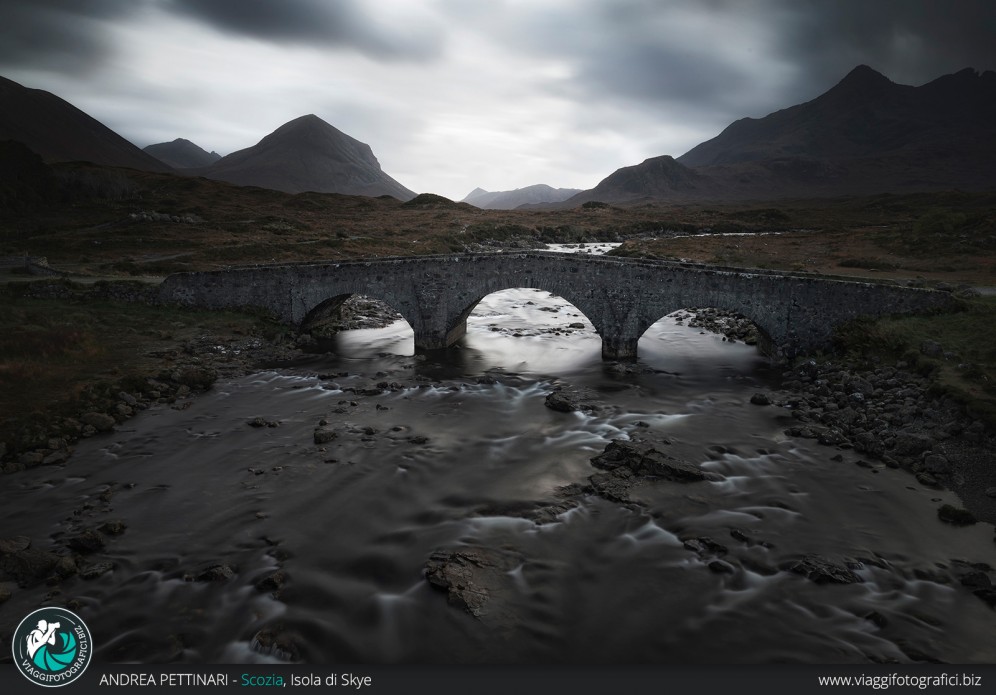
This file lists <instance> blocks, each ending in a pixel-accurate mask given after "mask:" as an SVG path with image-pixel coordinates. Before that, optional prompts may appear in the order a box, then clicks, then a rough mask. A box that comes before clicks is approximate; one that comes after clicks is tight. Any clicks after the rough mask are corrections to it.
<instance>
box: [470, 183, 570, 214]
mask: <svg viewBox="0 0 996 695" xmlns="http://www.w3.org/2000/svg"><path fill="white" fill-rule="evenodd" d="M580 192H581V191H580V190H579V189H577V188H554V187H553V186H549V185H547V184H545V183H537V184H533V185H532V186H525V187H523V188H516V189H515V190H512V191H486V190H484V189H483V188H475V189H474V190H472V191H471V192H470V193H468V194H467V196H466V197H465V198H464V199H463V200H462V201H460V202H462V203H470V204H471V205H473V206H475V207H479V208H485V209H489V210H514V209H515V208H517V207H519V206H520V205H543V204H546V203H559V202H561V201H563V200H567V199H568V198H570V197H571V196H573V195H575V194H577V193H580Z"/></svg>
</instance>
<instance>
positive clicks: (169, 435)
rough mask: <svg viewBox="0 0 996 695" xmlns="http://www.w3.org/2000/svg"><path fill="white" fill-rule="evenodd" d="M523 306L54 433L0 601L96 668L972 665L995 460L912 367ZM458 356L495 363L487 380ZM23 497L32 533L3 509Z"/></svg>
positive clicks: (21, 460)
mask: <svg viewBox="0 0 996 695" xmlns="http://www.w3.org/2000/svg"><path fill="white" fill-rule="evenodd" d="M542 299H543V300H544V301H540V300H541V297H540V296H539V293H537V294H526V293H524V292H523V293H522V294H521V296H518V295H517V296H515V297H514V298H513V299H512V300H511V301H510V302H509V304H508V306H496V307H494V308H492V309H490V310H485V311H484V312H483V313H481V314H480V315H479V317H478V318H477V319H476V322H477V323H476V324H475V325H476V326H477V328H478V329H480V330H478V332H476V333H475V334H474V336H476V337H475V338H474V339H473V340H475V341H477V342H471V344H470V346H468V347H467V348H464V349H462V350H458V351H456V353H454V354H453V355H451V356H450V357H449V358H447V359H446V360H442V361H439V360H436V359H431V358H430V359H426V358H423V357H403V356H402V357H397V356H391V355H389V354H388V353H386V352H384V351H383V348H381V347H378V346H377V345H376V344H375V343H373V342H369V343H364V345H365V346H366V347H364V348H363V350H362V351H359V352H357V351H356V350H357V349H356V348H355V347H351V346H350V345H349V344H347V343H345V342H343V341H342V340H338V341H333V344H332V347H333V349H334V350H335V352H336V354H335V355H325V356H321V355H317V354H315V353H314V352H309V350H314V349H315V348H316V346H317V345H318V343H316V342H315V341H312V340H311V339H307V338H285V339H281V340H279V341H275V342H265V341H260V340H256V339H247V338H238V339H234V338H233V339H230V340H229V339H221V338H219V337H217V336H215V337H208V336H205V337H204V338H203V339H202V340H197V341H192V342H189V343H187V344H184V345H182V346H177V348H176V350H171V351H168V352H167V353H164V354H163V355H162V359H163V361H164V368H163V369H162V370H161V371H160V372H159V373H158V374H156V375H155V376H151V377H150V378H149V379H147V380H146V381H145V385H146V386H145V387H143V388H135V389H134V390H132V391H131V392H121V393H120V394H118V396H119V397H118V399H117V400H116V401H115V402H114V404H113V405H112V406H111V407H110V408H109V409H103V410H99V411H98V410H93V411H90V412H87V413H81V414H80V416H79V417H78V418H67V419H65V420H61V421H59V422H57V423H54V424H53V428H54V429H53V430H52V431H51V432H48V433H46V434H55V433H64V432H66V431H67V430H68V432H69V436H66V435H65V434H62V435H61V436H62V437H63V441H62V442H59V441H55V442H46V444H47V445H46V446H44V447H42V448H41V449H39V450H35V451H29V452H22V453H19V454H18V455H17V456H16V457H13V456H8V457H7V459H6V461H5V470H7V472H10V473H15V475H11V476H8V477H7V478H6V480H7V481H10V484H11V485H10V487H9V488H8V493H7V495H6V496H5V506H6V508H7V514H6V517H7V518H6V519H5V528H8V529H10V530H9V532H8V535H7V537H6V538H5V539H3V540H2V542H0V601H7V602H9V604H10V606H12V608H11V611H9V612H10V613H11V614H14V613H19V612H20V610H21V609H22V608H23V607H25V606H28V605H32V604H34V603H36V602H37V601H38V600H42V599H43V600H47V601H58V602H62V603H65V604H66V605H69V606H71V607H73V608H75V609H77V610H80V611H82V612H84V613H87V619H88V621H91V622H92V623H93V624H96V625H97V629H98V631H99V632H100V633H102V634H104V635H107V634H117V633H122V631H123V634H126V635H130V637H129V639H127V640H124V639H122V640H115V641H114V643H113V644H105V645H104V646H103V647H102V650H103V651H102V652H101V656H102V658H104V659H107V660H122V659H123V660H154V661H155V660H168V659H186V660H208V661H209V660H212V659H215V660H217V659H226V660H234V661H243V660H260V659H262V660H265V659H273V660H308V661H324V660H338V661H342V660H344V659H354V660H358V661H362V660H387V661H390V660H395V659H401V660H410V659H426V660H437V661H438V660H447V659H452V660H456V661H474V660H480V659H481V658H482V657H481V655H482V654H487V653H492V652H491V651H490V650H493V649H497V650H498V651H497V652H494V653H498V654H501V655H503V656H502V658H503V659H504V658H507V659H510V660H519V661H521V660H526V661H530V660H533V661H535V660H544V659H556V660H563V659H565V658H585V659H588V658H595V659H596V660H608V661H619V660H626V659H627V658H628V659H636V660H637V661H647V660H657V659H661V660H665V661H681V660H691V661H730V660H744V659H746V660H753V661H766V660H775V661H780V660H785V659H786V658H790V659H792V660H800V659H805V660H844V661H890V660H892V661H938V660H939V661H951V660H967V661H977V660H983V661H986V660H991V659H992V658H993V655H994V654H996V637H994V636H993V634H992V632H991V631H987V628H986V627H985V626H986V625H989V624H991V613H989V611H990V610H991V606H992V605H993V603H994V592H993V588H992V582H993V580H994V579H996V574H994V571H993V565H994V564H996V561H994V559H993V558H994V555H996V551H994V549H996V545H994V544H993V542H992V541H993V540H996V539H994V538H992V528H991V526H989V524H991V523H992V522H993V521H994V518H996V517H994V514H993V504H994V499H993V493H996V490H992V489H991V488H992V487H994V486H996V483H993V482H992V479H991V478H990V477H989V476H991V475H992V466H991V463H992V460H991V454H989V452H991V451H993V444H994V443H993V440H992V438H991V434H990V433H988V432H986V431H985V429H984V428H983V427H982V426H981V425H980V424H979V423H977V422H976V421H974V420H973V419H972V418H970V417H968V416H966V415H965V414H964V413H963V412H961V411H960V410H959V408H958V407H957V405H956V404H955V403H953V402H951V401H950V400H937V399H935V398H933V397H931V396H930V395H929V393H928V388H927V387H928V383H927V381H926V380H925V379H924V378H923V377H920V376H918V375H916V374H914V373H912V372H910V371H909V370H908V369H905V368H904V366H903V365H902V364H893V365H881V364H874V363H856V362H855V363H851V362H843V361H841V360H840V359H836V360H834V359H828V360H815V359H814V360H804V361H799V362H798V363H796V364H794V365H782V366H780V367H776V368H771V367H770V366H769V367H767V368H764V369H762V371H761V372H757V371H756V370H757V367H756V366H751V365H757V364H759V363H758V362H757V361H756V357H751V356H750V354H749V349H748V348H746V347H745V346H744V345H743V343H744V342H746V341H749V340H750V339H751V326H748V325H746V324H745V323H744V321H743V320H742V319H739V318H737V317H731V316H725V315H723V314H722V313H721V312H715V311H713V310H696V311H691V310H690V311H686V312H683V313H682V314H680V315H679V316H678V317H677V320H676V321H674V322H673V324H674V325H675V326H677V327H676V328H675V327H671V328H665V329H661V330H662V332H661V336H662V338H668V339H670V337H671V336H673V335H676V334H675V333H674V332H675V331H678V332H680V333H681V335H682V336H686V337H685V338H682V339H683V340H689V341H691V340H692V338H695V336H698V337H697V338H695V339H696V340H698V341H699V342H695V343H694V345H692V346H691V347H689V349H688V351H687V352H686V353H681V355H684V356H678V357H672V356H668V354H667V352H665V353H660V354H655V353H654V352H653V350H645V349H644V347H643V346H642V344H641V354H645V355H646V356H645V357H644V358H641V361H640V362H638V363H637V364H633V365H626V364H608V365H602V364H601V363H600V361H598V358H597V351H598V345H597V337H594V336H593V335H591V334H588V333H586V330H585V328H584V321H583V320H576V319H578V317H576V316H573V315H572V310H573V308H572V307H570V306H569V305H566V306H565V305H564V303H562V301H558V300H557V298H546V297H543V298H542ZM544 308H546V309H550V308H552V311H544ZM515 312H523V313H522V314H521V316H522V317H523V318H524V319H528V320H529V321H535V320H537V317H542V316H550V317H551V318H554V317H555V318H556V319H557V320H558V321H560V322H562V323H561V324H555V325H554V326H552V327H540V328H534V327H530V326H526V325H519V324H517V323H515V321H514V320H513V321H511V323H509V322H508V321H509V319H508V318H500V317H499V314H502V315H503V316H513V317H514V316H516V315H518V314H516V313H515ZM389 318H390V317H389V316H387V315H385V316H384V317H382V319H381V321H380V322H381V323H383V322H384V321H386V320H387V319H389ZM571 323H581V324H582V327H581V328H575V329H570V330H569V331H568V330H565V328H566V327H568V326H569V324H571ZM562 326H563V327H562ZM489 327H490V328H495V327H497V328H498V330H497V331H495V330H489ZM689 328H692V329H693V330H691V331H689ZM365 331H366V332H365ZM712 332H716V334H717V335H722V336H723V339H722V340H720V341H719V342H717V340H716V339H715V338H713V337H712V334H713V333H712ZM375 333H376V331H370V330H369V329H364V330H359V331H355V332H353V333H351V335H353V334H356V335H374V334H375ZM378 335H379V334H378ZM655 339H656V338H655ZM731 339H732V340H731ZM361 340H368V339H367V338H362V339H361ZM391 340H394V338H391ZM482 341H483V342H482ZM489 341H490V342H489ZM589 343H590V345H589ZM486 345H493V346H495V345H508V346H512V347H511V348H509V349H510V350H511V352H509V353H508V354H503V355H502V356H501V358H500V359H499V360H498V363H496V364H491V361H492V360H493V359H494V358H490V357H488V356H487V354H486V353H485V351H484V347H485V346H486ZM661 345H667V343H666V342H662V343H661ZM719 345H721V346H722V347H718V346H719ZM585 346H588V347H585ZM577 350H590V352H591V353H592V356H591V357H582V356H578V355H579V353H578V352H576V351H577ZM534 351H535V352H534ZM724 351H727V352H724ZM402 354H403V351H402ZM584 354H587V353H584ZM512 355H514V356H517V357H519V358H521V359H523V360H526V359H529V360H532V361H531V362H530V363H529V364H530V365H532V366H526V364H525V362H523V364H522V366H519V367H518V368H515V367H514V366H513V365H512V361H511V359H510V358H511V356H512ZM728 358H729V359H732V360H733V361H732V362H729V361H728ZM703 359H707V360H713V361H712V362H709V364H710V365H711V366H710V367H709V368H708V370H707V371H705V372H702V373H698V372H695V371H693V369H694V366H693V365H695V364H697V363H699V362H700V361H701V360H703ZM543 360H546V361H545V362H544V361H543ZM579 360H580V361H579ZM575 364H577V365H583V366H573V365H575ZM275 365H281V367H280V371H279V372H275V373H269V372H263V373H260V372H259V371H258V370H260V369H261V368H262V369H266V368H272V367H274V366H275ZM550 370H553V371H554V372H555V373H554V374H551V373H550ZM197 394H202V395H199V396H197ZM122 405H123V406H126V408H127V409H126V408H124V407H122V408H119V407H118V406H122ZM143 411H151V412H149V413H148V415H146V416H143V417H142V418H139V419H137V420H134V421H133V420H132V419H131V418H132V417H133V416H134V415H136V414H139V413H140V412H143ZM91 413H92V414H91ZM100 416H103V417H100ZM68 420H72V421H75V422H68ZM695 423H700V424H695ZM72 437H75V439H72ZM50 438H51V439H54V437H50ZM73 446H79V447H80V448H81V454H80V457H79V459H78V460H77V457H73V456H70V453H71V448H72V447H73ZM58 452H65V455H64V456H61V455H60V457H57V458H56V459H52V458H51V456H52V455H53V454H55V453H58ZM32 453H33V454H36V455H35V456H30V454H32ZM471 462H472V463H473V465H468V463H471ZM903 469H905V470H903ZM945 488H949V489H951V490H955V491H956V492H957V493H958V495H959V496H960V498H961V499H960V500H959V499H958V497H956V496H955V495H953V494H952V493H951V492H950V491H949V490H946V489H945ZM205 491H209V492H210V495H211V498H212V500H213V502H212V503H211V504H210V505H200V504H195V500H197V499H200V498H201V497H202V496H203V494H204V492H205ZM904 495H906V496H908V497H909V499H907V498H906V497H904ZM43 498H44V501H45V504H46V505H48V507H47V508H48V509H53V510H58V511H57V513H56V514H55V515H54V516H52V517H51V518H49V519H48V520H47V521H44V522H43V521H41V520H37V521H31V518H30V516H24V517H22V516H17V514H18V513H19V512H18V510H19V509H20V510H22V511H23V510H26V509H28V508H30V507H32V505H35V504H37V502H38V501H41V500H42V499H43ZM157 500H163V501H157ZM167 500H169V502H168V503H167V502H166V501H167ZM840 507H845V509H841V508H840ZM963 507H967V509H964V508H963ZM329 529H336V530H340V531H342V532H343V533H339V534H333V535H332V537H330V536H329V534H328V533H327V531H328V530H329ZM347 530H348V533H345V531H347ZM980 532H981V533H983V534H985V533H988V537H985V538H982V539H981V540H983V541H984V542H985V543H986V544H987V545H980ZM233 539H240V540H238V541H237V542H236V541H233ZM319 541H320V542H319ZM178 544H183V545H178ZM181 548H184V549H183V550H181ZM792 577H796V578H798V579H801V580H802V583H799V582H797V581H794V580H793V579H792ZM198 587H199V588H198ZM825 587H841V588H839V589H837V590H834V589H829V590H828V589H826V588H825ZM246 590H248V593H247V592H246ZM828 591H829V592H830V593H828ZM150 592H151V593H150ZM440 593H441V594H443V596H444V597H445V599H443V598H442V597H440V596H439V594H440ZM150 595H155V596H163V597H164V602H160V601H159V600H158V599H155V600H152V601H150V600H149V599H148V597H149V596H150ZM627 597H630V598H627ZM635 597H640V598H639V600H636V601H635V604H634V600H635ZM828 602H829V603H830V604H832V605H833V606H834V608H833V609H832V610H831V613H832V614H833V617H831V614H824V613H825V611H826V610H827V609H826V608H825V606H826V605H828ZM145 604H149V605H147V606H146V605H145ZM174 604H178V605H183V606H185V608H184V611H185V612H186V613H185V614H188V615H193V614H201V615H208V616H210V617H211V620H212V621H213V622H214V623H216V624H217V625H218V626H219V627H218V628H216V629H217V630H218V631H220V632H218V634H208V633H205V632H204V631H203V630H204V629H203V628H200V627H196V625H195V623H193V622H190V621H188V620H186V619H185V618H184V617H183V615H179V614H178V615H173V616H167V613H168V611H169V610H171V609H168V608H166V606H170V605H174ZM577 605H585V606H590V609H589V611H588V614H586V615H584V616H582V615H578V614H577V613H576V612H575V611H574V610H573V609H572V606H573V607H574V608H576V606H577ZM441 606H443V607H445V606H448V607H449V611H454V612H455V614H454V613H453V612H448V611H446V610H443V611H442V612H440V611H441V608H440V607H441ZM793 606H795V608H794V607H793ZM799 606H803V607H805V608H803V609H799V608H798V607H799ZM800 610H801V612H797V611H800ZM191 611H192V612H191ZM973 611H976V612H973ZM978 611H982V612H978ZM807 612H808V613H807ZM821 612H822V613H821ZM112 613H116V614H120V615H130V616H133V617H135V616H143V615H144V616H146V618H147V619H148V620H150V621H151V622H152V623H153V624H161V625H164V628H163V630H162V631H161V632H162V635H160V636H152V635H151V634H147V633H146V632H144V631H143V630H142V628H140V627H134V626H132V627H126V626H123V625H120V624H118V623H117V619H116V618H114V617H113V615H112ZM804 614H805V617H804ZM248 615H253V616H256V617H254V618H248V617H246V616H248ZM987 615H988V616H989V618H987ZM458 616H465V617H466V618H467V619H468V620H470V621H471V622H470V623H467V622H465V621H464V620H462V619H461V618H460V617H458ZM662 620H663V621H664V622H665V623H666V624H668V625H671V626H673V629H672V630H671V631H669V632H667V634H661V632H660V629H659V625H661V624H663V623H662V622H661V621H662ZM607 621H608V622H607ZM613 621H615V625H616V628H617V630H618V634H619V644H618V645H615V646H611V645H610V646H609V647H606V646H605V645H602V647H601V649H602V651H601V652H598V651H597V650H596V649H595V642H592V643H591V644H589V643H588V642H587V641H585V640H588V639H589V638H591V636H592V635H594V634H604V630H605V629H606V626H607V625H608V624H610V623H612V622H613ZM475 625H476V626H478V627H475ZM225 626H228V627H225ZM748 626H750V627H748ZM481 628H483V632H482V631H481ZM2 629H3V634H7V632H8V631H9V629H12V627H11V626H8V625H6V624H3V625H2ZM424 630H429V632H430V633H431V634H433V635H435V637H434V640H430V641H428V642H423V643H415V642H412V641H411V640H410V639H408V638H409V637H411V635H413V634H415V633H419V634H422V633H423V631H424ZM95 634H98V633H97V632H95ZM344 634H350V635H351V638H350V640H344V639H343V638H342V635H344ZM784 634H798V635H802V637H800V638H798V639H796V640H792V641H789V642H786V641H785V640H784ZM305 635H308V636H309V637H307V638H306V637H305ZM779 635H781V636H779ZM806 635H808V636H806ZM406 636H407V637H406ZM216 642H217V644H215V643H216ZM316 644H323V645H327V646H326V647H324V648H322V649H319V648H318V647H316ZM748 644H749V645H751V646H750V648H749V649H747V650H746V651H744V650H745V646H744V645H748ZM845 644H846V645H847V647H841V646H840V645H845ZM707 645H708V646H707ZM830 645H837V646H836V647H831V646H830ZM825 649H830V650H831V651H822V650H825ZM738 650H740V651H738ZM596 654H597V656H596ZM738 654H739V655H740V656H738Z"/></svg>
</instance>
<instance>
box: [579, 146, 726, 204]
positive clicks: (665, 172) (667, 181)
mask: <svg viewBox="0 0 996 695" xmlns="http://www.w3.org/2000/svg"><path fill="white" fill-rule="evenodd" d="M715 193H716V190H715V186H714V183H713V182H712V181H711V180H710V179H708V178H707V177H704V176H701V175H700V174H698V173H696V172H695V170H693V169H690V168H689V167H686V166H684V165H682V164H680V163H679V162H678V161H676V160H675V159H674V157H669V156H668V155H663V156H661V157H651V158H650V159H645V160H644V161H643V162H642V163H640V164H637V165H635V166H629V167H623V168H622V169H617V170H616V171H614V172H613V173H612V174H610V175H609V176H607V177H606V178H604V179H602V180H601V181H600V182H599V184H598V185H597V186H595V187H594V188H592V189H591V190H588V191H582V192H581V193H578V194H577V195H575V196H573V197H572V198H570V199H569V200H568V201H567V203H568V205H567V206H568V207H574V206H576V205H580V204H581V203H584V202H587V201H589V200H600V201H602V202H603V203H604V202H630V203H632V202H637V201H640V200H667V199H674V198H679V199H685V198H690V197H691V198H695V197H705V196H709V195H714V194H715Z"/></svg>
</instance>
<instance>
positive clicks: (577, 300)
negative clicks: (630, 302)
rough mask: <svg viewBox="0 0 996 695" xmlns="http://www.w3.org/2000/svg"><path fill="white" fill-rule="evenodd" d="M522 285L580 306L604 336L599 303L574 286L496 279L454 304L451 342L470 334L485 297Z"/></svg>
mask: <svg viewBox="0 0 996 695" xmlns="http://www.w3.org/2000/svg"><path fill="white" fill-rule="evenodd" d="M527 280H531V279H527ZM520 288H523V289H533V290H541V291H545V292H549V293H550V294H551V295H552V296H555V297H560V298H561V299H563V300H564V301H566V302H567V303H569V304H570V305H571V306H573V307H574V308H575V309H577V311H578V312H579V313H580V314H581V316H583V317H584V318H585V319H587V320H588V322H590V323H591V324H592V326H593V327H594V328H595V332H596V333H597V334H598V336H599V337H600V338H601V337H602V331H601V330H600V327H599V314H598V312H597V306H596V305H593V304H592V302H591V300H590V297H589V296H586V295H585V294H583V293H579V292H577V291H575V290H574V289H573V288H572V287H569V286H565V285H564V284H562V283H558V282H556V281H553V282H550V281H540V282H536V281H527V282H517V281H516V280H515V279H503V278H495V279H493V280H492V281H491V282H488V283H485V286H484V287H478V288H475V291H474V292H473V293H470V294H464V295H463V296H461V297H459V298H457V301H455V302H454V303H453V304H452V310H451V312H450V313H449V315H448V317H447V321H446V335H447V340H448V341H449V342H448V343H447V344H448V345H451V344H453V342H456V340H458V339H459V338H461V337H463V336H464V335H466V333H467V319H468V318H469V317H470V315H471V314H472V313H473V312H474V309H476V308H477V306H478V304H480V303H481V301H482V300H483V299H485V298H486V297H489V296H490V295H492V294H495V293H497V292H505V291H508V290H515V289H520Z"/></svg>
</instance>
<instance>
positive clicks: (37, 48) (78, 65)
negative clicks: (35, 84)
mask: <svg viewBox="0 0 996 695" xmlns="http://www.w3.org/2000/svg"><path fill="white" fill-rule="evenodd" d="M140 6H141V3H139V2H135V1H134V0H48V1H47V2H45V3H40V2H38V1H37V0H3V3H2V4H0V66H30V67H33V68H47V69H51V70H54V71H57V72H63V73H77V74H78V73H82V72H86V71H87V70H89V69H91V68H92V67H94V66H95V65H97V64H98V63H99V62H100V61H101V60H103V59H104V58H106V57H107V55H108V54H109V53H110V52H111V50H112V47H111V46H110V45H109V44H108V43H107V40H106V34H105V31H104V26H103V22H104V21H111V20H115V19H118V18H123V17H125V16H127V15H130V14H131V13H132V12H134V11H135V10H136V9H138V8H139V7H140Z"/></svg>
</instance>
